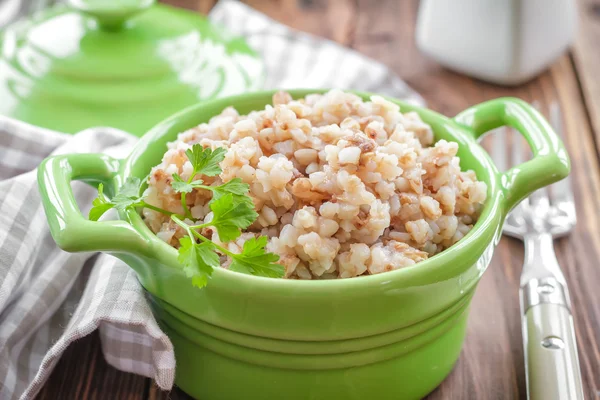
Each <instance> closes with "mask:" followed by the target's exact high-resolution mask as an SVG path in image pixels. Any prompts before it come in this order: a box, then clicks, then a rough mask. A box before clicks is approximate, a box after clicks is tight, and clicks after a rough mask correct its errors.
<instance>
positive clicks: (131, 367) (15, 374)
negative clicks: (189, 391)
mask: <svg viewBox="0 0 600 400" xmlns="http://www.w3.org/2000/svg"><path fill="white" fill-rule="evenodd" d="M210 18H211V20H213V21H215V22H217V23H220V24H221V25H223V26H224V28H225V29H226V30H228V31H230V32H232V33H233V34H237V35H241V36H244V37H246V38H247V40H248V41H249V42H250V44H251V45H252V46H253V47H254V48H255V49H257V50H258V51H260V52H261V54H262V55H263V58H264V59H265V60H266V62H267V70H268V79H267V86H268V87H280V88H291V87H312V88H318V87H338V88H342V89H344V88H353V89H358V90H366V91H373V92H378V93H382V94H388V95H391V96H394V97H397V98H403V99H406V100H408V101H412V102H415V103H422V99H421V98H420V96H419V95H418V94H416V93H415V92H414V91H412V90H411V89H410V88H408V87H407V86H406V85H405V84H404V82H403V81H401V80H400V79H398V78H397V77H396V76H395V75H394V74H393V73H391V72H390V71H389V70H388V69H387V68H386V67H385V66H383V65H381V64H379V63H377V62H375V61H373V60H370V59H368V58H366V57H364V56H362V55H360V54H358V53H356V52H354V51H352V50H349V49H346V48H343V47H341V46H339V45H336V44H335V43H333V42H330V41H327V40H324V39H319V38H316V37H314V36H311V35H308V34H305V33H301V32H297V31H293V30H291V29H289V28H288V27H285V26H283V25H281V24H279V23H277V22H275V21H273V20H271V19H270V18H268V17H266V16H265V15H263V14H261V13H258V12H256V11H255V10H253V9H251V8H249V7H247V6H245V5H243V4H241V3H238V2H233V1H229V0H227V1H221V2H219V3H218V4H217V6H216V7H215V8H214V9H213V10H212V12H211V13H210ZM135 140H136V139H135V138H134V137H133V136H131V135H129V134H127V133H125V132H121V131H117V130H114V129H110V128H92V129H88V130H85V131H83V132H80V133H78V134H77V135H73V136H71V135H64V134H61V133H57V132H52V131H48V130H45V129H41V128H37V127H33V126H30V125H27V124H24V123H21V122H18V121H14V120H10V119H8V118H4V117H0V399H18V398H21V399H30V398H33V397H34V396H35V394H36V393H37V392H38V391H39V390H40V389H41V388H42V386H43V385H44V382H45V380H46V379H47V378H48V376H49V375H50V372H51V371H52V369H53V367H54V366H55V365H56V363H57V361H58V360H59V358H60V356H61V354H62V353H63V352H64V351H65V349H66V348H67V347H68V346H69V345H70V344H71V343H72V342H73V341H75V340H77V339H78V338H81V337H83V336H86V335H88V334H90V333H91V332H93V331H94V330H96V329H98V330H99V332H100V338H101V341H102V350H103V353H104V356H105V358H106V360H107V361H108V363H109V364H111V365H113V366H114V367H116V368H118V369H120V370H123V371H127V372H133V373H136V374H140V375H144V376H147V377H150V378H153V379H154V380H155V381H156V383H157V384H158V386H159V387H161V388H163V389H170V388H171V387H172V385H173V380H174V376H175V358H174V354H173V348H172V345H171V342H170V341H169V339H168V338H167V337H166V336H165V334H164V333H163V332H161V330H160V329H159V327H158V325H157V323H156V320H155V319H154V317H153V316H152V313H151V311H150V308H149V305H148V304H147V302H146V300H145V298H144V293H143V289H142V287H141V286H140V284H139V282H138V281H137V279H136V278H135V275H134V273H133V271H132V270H130V269H129V268H128V267H127V266H126V265H125V264H123V263H122V262H120V261H118V260H116V259H114V258H112V257H110V256H107V255H104V254H100V255H98V254H89V253H86V254H84V253H80V254H70V253H65V252H63V251H61V250H60V249H58V248H57V247H56V245H55V243H54V241H53V240H52V237H51V236H50V232H49V230H48V228H47V225H46V218H45V215H44V212H43V209H42V206H41V204H40V198H39V194H38V190H37V183H36V167H37V165H38V164H39V163H40V162H41V161H42V160H43V159H44V158H45V157H47V156H49V155H55V154H65V153H78V152H79V153H81V152H104V153H106V154H109V155H111V156H113V157H117V158H119V157H125V156H126V155H127V154H128V152H129V151H130V149H131V146H132V145H133V144H134V142H135ZM73 192H74V195H75V197H76V199H77V200H78V203H79V205H80V207H81V210H82V212H83V213H84V214H87V211H88V210H89V207H90V203H91V200H92V198H93V197H94V191H93V190H92V189H91V188H90V187H86V186H85V185H84V184H82V183H80V182H75V183H74V185H73Z"/></svg>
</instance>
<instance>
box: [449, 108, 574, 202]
mask: <svg viewBox="0 0 600 400" xmlns="http://www.w3.org/2000/svg"><path fill="white" fill-rule="evenodd" d="M454 120H455V121H457V122H458V123H459V124H461V125H464V126H466V127H467V128H469V131H470V133H471V135H472V137H473V138H474V139H475V140H477V139H479V137H480V136H481V135H483V134H485V133H486V132H489V131H490V130H492V129H495V128H498V127H501V126H510V127H512V128H515V129H516V130H517V131H519V133H521V135H523V137H525V139H526V140H527V143H529V147H531V151H532V152H533V158H532V159H531V160H529V161H526V162H524V163H523V164H519V165H516V166H514V167H512V168H511V169H509V170H508V171H506V172H504V173H502V177H501V184H502V188H503V192H504V194H505V200H504V212H505V213H508V212H509V211H510V210H511V209H512V208H513V207H514V206H515V205H517V204H518V203H519V202H520V201H521V200H523V199H524V198H525V197H527V196H529V195H530V194H531V193H533V192H534V191H536V190H537V189H539V188H541V187H544V186H547V185H549V184H551V183H554V182H557V181H559V180H561V179H563V178H565V177H566V176H567V175H568V174H569V171H570V162H569V155H568V153H567V150H566V149H565V147H564V145H563V143H562V142H561V140H560V138H559V137H558V136H557V135H556V133H555V132H554V130H553V129H552V127H551V126H550V125H549V124H548V122H546V120H545V119H544V117H543V116H542V115H541V114H540V113H539V112H537V110H536V109H535V108H533V107H532V106H530V105H529V104H528V103H526V102H524V101H523V100H519V99H516V98H499V99H496V100H491V101H487V102H485V103H481V104H478V105H476V106H473V107H471V108H469V109H467V110H465V111H463V112H461V113H460V114H458V115H457V116H456V117H454Z"/></svg>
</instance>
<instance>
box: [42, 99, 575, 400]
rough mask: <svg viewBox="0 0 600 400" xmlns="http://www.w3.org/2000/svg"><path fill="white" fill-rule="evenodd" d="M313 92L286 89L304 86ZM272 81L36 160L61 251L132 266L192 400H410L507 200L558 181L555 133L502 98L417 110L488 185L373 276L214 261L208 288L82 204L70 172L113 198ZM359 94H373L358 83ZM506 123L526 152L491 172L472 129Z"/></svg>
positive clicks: (478, 131)
mask: <svg viewBox="0 0 600 400" xmlns="http://www.w3.org/2000/svg"><path fill="white" fill-rule="evenodd" d="M310 92H316V90H296V91H292V92H291V93H292V95H293V96H294V97H301V96H304V95H306V94H307V93H310ZM272 94H273V92H260V93H252V94H245V95H241V96H236V97H230V98H225V99H220V100H215V101H211V102H207V103H203V104H199V105H197V106H194V107H192V108H188V109H186V110H184V111H182V112H180V113H179V114H177V115H175V116H173V117H172V118H169V119H168V120H166V121H164V122H162V123H161V124H159V125H158V126H156V127H155V128H154V129H152V130H151V131H150V132H148V134H146V135H145V136H144V137H143V138H142V139H141V141H140V142H139V143H138V145H137V146H136V147H135V149H134V150H133V152H132V154H131V155H130V156H129V157H128V158H127V159H125V160H115V159H112V158H110V157H108V156H106V155H101V154H72V155H61V156H56V157H52V158H49V159H47V160H45V161H44V162H43V163H42V164H41V165H40V168H39V184H40V192H41V195H42V198H43V202H44V207H45V209H46V214H47V216H48V221H49V223H50V227H51V230H52V234H53V236H54V238H55V240H56V242H57V243H58V245H59V246H60V247H62V248H63V249H65V250H67V251H104V252H108V253H110V254H113V255H115V256H116V257H118V258H120V259H122V260H123V261H125V262H126V263H127V264H128V265H129V266H131V268H133V269H134V270H135V271H136V272H137V274H138V276H139V279H140V282H141V283H142V285H143V286H144V287H145V288H146V290H147V292H148V296H149V299H150V301H151V304H152V306H153V309H154V311H155V313H156V316H157V318H158V320H159V322H160V324H161V326H162V327H163V329H164V330H165V331H166V332H167V334H168V335H169V337H170V338H171V340H172V341H173V344H174V346H175V354H176V360H177V373H176V383H177V384H178V385H179V386H180V387H181V388H182V389H183V390H184V391H186V392H187V393H189V394H191V395H192V396H194V397H197V398H200V399H206V400H211V399H224V400H225V399H227V400H229V399H239V398H244V399H276V398H286V399H303V400H304V399H328V400H332V399H365V398H377V399H417V398H420V397H422V396H424V395H425V394H427V393H428V392H430V391H431V390H433V389H434V388H435V387H436V386H437V385H438V384H439V383H440V382H441V381H442V380H443V379H444V378H445V377H446V376H447V374H448V373H449V372H450V370H451V369H452V367H453V365H454V363H455V362H456V360H457V358H458V356H459V353H460V350H461V347H462V342H463V339H464V335H465V329H466V321H467V314H468V311H467V310H468V307H469V303H470V300H471V297H472V295H473V293H474V290H475V286H476V285H477V282H478V281H479V279H480V277H481V275H482V274H483V272H484V271H485V269H486V268H487V266H488V264H489V261H490V259H491V257H492V252H493V249H494V246H495V245H496V243H497V242H498V240H499V238H500V235H501V229H502V223H503V221H504V218H505V216H506V214H507V213H508V211H509V210H510V209H511V208H512V207H513V206H514V205H515V204H517V203H518V202H519V201H520V200H521V199H523V198H524V197H525V196H527V195H529V194H530V193H531V192H533V191H534V190H536V189H538V188H540V187H542V186H545V185H548V184H550V183H553V182H555V181H558V180H560V179H562V178H564V177H565V176H566V175H567V174H568V172H569V159H568V156H567V152H566V151H565V149H564V147H563V145H562V143H561V142H560V140H559V139H558V137H557V136H556V135H555V134H554V132H553V131H552V129H551V128H550V126H549V125H548V124H547V123H546V121H545V120H544V119H543V118H542V117H541V116H540V114H539V113H537V112H536V111H535V110H534V109H533V108H532V107H530V106H529V105H528V104H526V103H525V102H523V101H521V100H518V99H510V98H503V99H497V100H493V101H490V102H486V103H483V104H480V105H477V106H475V107H472V108H470V109H468V110H466V111H464V112H463V113H461V114H460V115H458V116H457V117H455V118H453V119H450V118H446V117H444V116H442V115H439V114H437V113H434V112H433V111H429V110H425V109H421V108H417V107H415V106H411V105H408V104H405V103H403V102H401V101H395V100H393V101H395V102H396V103H397V104H399V105H400V106H401V108H402V110H403V111H408V110H415V111H417V112H418V113H419V114H420V115H421V117H422V118H423V120H424V121H426V122H427V123H429V124H430V125H431V126H432V127H433V130H434V132H435V135H436V138H437V139H447V140H453V141H456V142H458V144H459V152H458V155H459V156H460V158H461V163H462V167H463V168H469V169H473V170H475V172H476V173H477V176H478V178H479V179H481V180H483V181H485V182H486V183H487V185H488V200H487V203H486V205H485V208H484V210H483V213H482V215H481V217H480V219H479V221H478V222H477V224H476V225H475V227H474V228H473V229H472V230H471V232H470V233H469V234H468V235H467V236H465V237H464V238H463V239H462V240H461V241H460V242H458V243H457V244H455V245H454V246H453V247H452V248H450V249H448V250H446V251H444V252H443V253H441V254H438V255H436V256H434V257H432V258H430V259H428V260H426V261H423V262H421V263H419V264H418V265H415V266H412V267H407V268H404V269H400V270H396V271H393V272H387V273H383V274H380V275H373V276H366V277H361V278H355V279H345V280H328V281H298V280H275V279H268V278H262V277H254V276H249V275H243V274H239V273H235V272H231V271H228V270H225V269H219V270H216V271H215V272H214V274H213V279H212V280H211V281H210V282H209V284H208V286H207V287H205V288H204V289H197V288H195V287H192V285H191V284H190V280H189V279H188V278H186V277H185V276H184V275H183V273H182V269H181V266H180V265H179V264H178V263H177V252H176V250H175V249H173V248H172V247H170V246H168V245H167V244H165V243H164V242H162V241H161V240H159V239H158V238H157V237H156V236H155V235H154V234H153V233H152V232H151V231H150V230H149V229H148V228H147V227H146V226H145V225H144V223H143V221H142V219H141V217H140V215H139V214H137V213H136V212H134V211H130V212H127V213H123V214H122V215H120V218H121V220H120V221H103V222H92V221H89V220H87V219H86V218H85V217H83V216H82V215H81V212H80V211H79V210H78V207H77V204H76V202H75V200H74V198H73V194H72V192H71V188H70V182H71V181H72V180H83V181H86V182H88V183H90V184H92V185H97V184H98V183H103V184H104V187H105V188H106V189H107V190H105V191H106V192H108V194H109V196H110V195H112V194H113V193H114V188H116V187H119V186H120V185H121V184H122V182H123V181H124V179H125V178H126V177H128V176H136V177H139V178H144V177H145V176H146V175H147V173H148V172H149V170H150V168H151V167H152V166H154V165H156V164H158V163H159V162H160V159H161V157H162V155H163V153H164V152H165V151H166V144H167V142H169V141H172V140H174V139H175V137H176V135H177V133H179V132H181V131H183V130H185V129H188V128H190V127H193V126H195V125H197V124H199V123H201V122H206V121H208V119H209V118H210V117H212V116H214V115H216V114H218V113H219V112H220V111H221V110H222V109H223V108H225V107H226V106H230V105H232V106H235V107H236V108H237V109H238V111H240V112H242V113H246V112H248V111H251V110H255V109H261V108H263V107H264V105H265V104H268V103H270V101H271V95H272ZM360 95H361V96H363V97H365V98H368V94H360ZM502 125H509V126H512V127H514V128H516V129H517V130H518V131H519V132H520V133H521V134H522V135H523V136H524V137H525V138H526V139H527V141H528V142H529V144H530V146H531V148H532V150H533V154H534V157H533V159H532V160H530V161H527V162H525V163H523V164H521V165H518V166H516V167H514V168H512V169H510V170H509V171H507V172H504V173H500V172H499V171H498V170H497V168H496V167H495V166H494V164H493V163H492V161H491V159H490V157H489V156H488V155H487V153H486V152H485V151H484V150H483V149H482V148H481V147H480V146H479V145H478V144H477V139H478V138H479V137H480V136H481V135H483V134H484V133H485V132H487V131H489V130H490V129H493V128H496V127H499V126H502Z"/></svg>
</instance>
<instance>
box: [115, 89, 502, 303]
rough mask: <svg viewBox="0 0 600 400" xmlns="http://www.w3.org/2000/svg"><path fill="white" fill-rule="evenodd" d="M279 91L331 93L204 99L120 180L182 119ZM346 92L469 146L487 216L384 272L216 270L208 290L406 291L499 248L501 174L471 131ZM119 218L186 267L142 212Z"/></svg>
mask: <svg viewBox="0 0 600 400" xmlns="http://www.w3.org/2000/svg"><path fill="white" fill-rule="evenodd" d="M279 90H284V91H286V92H288V93H290V94H291V95H292V97H293V98H300V97H304V96H306V95H308V94H312V93H325V92H327V91H329V90H331V89H322V88H321V89H270V90H261V91H255V92H248V93H244V94H241V95H233V96H227V97H223V98H219V99H214V100H210V101H205V102H201V103H198V104H195V105H193V106H190V107H187V108H185V109H183V110H181V111H179V112H178V113H176V114H174V115H172V116H171V117H169V118H167V119H165V120H163V121H162V122H160V123H158V124H157V125H156V126H155V127H154V128H152V129H151V130H150V131H148V132H147V133H146V134H145V135H144V136H142V138H141V139H140V141H138V143H137V144H136V145H135V146H134V149H133V150H132V152H131V153H130V154H129V156H128V157H127V158H125V159H124V160H123V162H122V164H121V168H120V170H119V176H120V179H122V180H124V179H125V178H126V177H128V176H130V175H131V169H132V166H133V165H134V163H135V162H136V161H137V160H138V159H139V158H140V157H143V156H144V153H145V150H147V148H148V147H149V146H150V145H151V144H153V143H155V142H156V141H158V140H164V139H165V137H171V139H169V140H167V141H166V142H169V141H173V140H175V139H176V136H177V134H178V133H180V132H182V130H178V131H177V132H174V131H173V128H174V127H175V126H176V123H177V122H178V121H180V120H182V119H183V118H186V117H190V115H192V114H194V113H197V114H199V115H202V113H201V112H199V111H201V110H202V109H206V108H210V109H220V110H223V109H225V108H226V107H229V106H231V107H234V108H236V107H237V106H238V105H239V104H244V103H246V104H248V103H256V102H258V101H260V102H262V98H264V97H265V96H268V97H269V98H270V97H271V96H272V95H273V94H274V93H276V92H278V91H279ZM344 92H350V93H354V94H356V95H358V96H360V97H361V98H363V99H369V98H370V96H374V95H376V96H381V97H383V98H385V99H386V100H389V101H392V102H393V103H395V104H397V105H399V106H400V108H401V110H402V112H408V111H416V112H417V113H418V114H419V115H420V116H421V118H423V119H424V121H425V122H427V123H428V124H430V125H431V123H430V121H436V122H437V123H436V124H435V125H439V127H438V129H439V128H440V127H442V126H443V128H444V129H445V130H446V132H447V133H448V134H449V135H451V136H452V137H453V140H454V141H456V142H457V143H458V144H459V147H463V146H464V147H466V148H467V150H468V152H469V153H471V154H472V155H473V158H474V159H475V160H476V161H477V162H478V163H479V164H481V166H482V167H484V168H483V170H484V171H485V172H486V173H485V176H480V175H479V174H478V175H477V178H478V179H479V180H482V181H484V182H485V183H486V184H487V191H488V193H487V199H486V202H485V204H484V207H483V209H482V212H481V214H480V216H479V219H478V220H477V222H476V223H475V225H474V226H473V228H472V229H471V230H470V231H469V232H468V233H467V235H465V236H464V237H463V238H462V239H460V240H459V241H458V242H457V243H455V244H454V245H452V246H451V247H449V248H448V249H446V250H444V251H442V252H440V253H438V254H436V255H434V256H432V257H430V258H428V259H426V260H424V261H421V262H418V263H416V264H414V265H411V266H408V267H403V268H400V269H397V270H393V271H388V272H385V273H380V274H375V275H364V276H358V277H355V278H349V279H324V280H301V279H281V278H267V277H262V276H254V275H248V274H242V273H239V272H235V271H230V270H228V269H225V268H215V269H214V272H213V275H212V279H210V280H209V282H208V286H207V287H210V286H212V285H215V284H217V283H218V282H221V283H222V285H221V286H228V287H229V288H230V289H231V290H233V288H234V287H235V286H234V285H238V284H240V285H244V286H248V285H254V286H256V288H257V289H260V290H265V289H266V290H277V289H279V288H285V289H286V290H294V291H299V292H304V291H306V290H309V291H311V292H314V291H320V292H321V293H332V290H335V289H340V288H344V289H347V288H348V287H353V288H357V289H358V288H369V287H371V288H373V287H379V286H381V285H389V284H390V283H392V282H394V284H395V287H396V286H397V285H398V284H399V285H401V286H404V287H408V286H421V285H426V284H430V283H432V282H437V281H440V280H446V279H450V278H452V277H456V276H458V275H460V274H462V273H464V272H466V271H467V270H469V269H470V268H472V267H474V265H475V264H476V261H477V260H478V259H479V258H480V256H481V255H482V254H483V253H484V251H485V249H486V248H487V247H488V246H489V245H490V243H491V242H492V241H493V242H494V245H495V244H496V243H497V240H498V239H499V237H500V235H501V229H500V226H501V224H500V221H501V220H502V218H503V217H504V214H505V212H506V210H505V209H504V205H503V202H502V200H503V198H504V193H503V191H502V189H501V187H502V186H501V182H500V172H499V171H498V169H497V168H496V166H495V164H494V163H493V161H492V160H491V157H490V155H489V154H488V153H487V152H486V151H485V150H484V149H483V147H481V146H480V145H479V144H478V142H477V141H476V140H475V138H474V136H473V135H471V134H469V133H467V132H468V131H470V129H469V128H468V127H466V126H464V125H461V124H459V123H458V122H457V121H455V120H454V119H452V118H449V117H446V116H444V115H442V114H439V113H437V112H435V111H432V110H430V109H427V108H425V107H421V106H418V105H415V104H411V103H409V102H406V101H403V100H399V99H395V98H393V97H389V96H385V95H380V94H377V93H370V92H363V91H356V90H346V89H344ZM215 115H216V114H214V113H213V114H211V116H210V117H208V118H211V117H213V116H215ZM206 121H207V118H206V117H205V116H204V117H201V118H200V117H198V118H197V119H196V123H195V125H192V126H189V127H188V128H186V129H190V128H192V127H194V126H197V125H198V124H200V123H202V122H206ZM433 131H434V137H436V136H437V135H436V129H433ZM166 142H165V143H166ZM165 151H166V149H165ZM163 154H164V153H163ZM147 172H148V171H147ZM120 217H121V219H124V220H126V221H128V222H129V223H130V224H131V225H132V226H133V227H134V228H135V230H136V231H137V232H138V233H139V234H141V235H142V236H143V237H144V239H146V240H147V241H149V245H150V248H151V250H150V251H151V252H152V254H153V256H154V258H157V259H158V260H159V261H161V263H162V264H165V265H167V266H170V267H173V268H177V267H179V268H181V267H180V264H179V263H178V262H177V250H176V249H175V248H174V247H172V246H170V245H168V244H167V243H165V242H163V241H162V240H160V239H159V238H158V237H157V236H156V234H154V233H153V232H152V231H151V230H150V228H149V227H148V226H147V225H146V224H145V223H144V221H143V219H142V217H141V215H140V213H139V212H138V211H136V210H131V209H130V210H127V211H126V212H125V213H124V214H121V215H120ZM472 249H477V251H469V250H472ZM451 261H456V262H455V263H454V264H460V267H457V266H456V265H455V266H454V267H449V266H448V264H451ZM484 270H485V269H484ZM484 270H481V271H480V272H479V275H478V276H481V274H483V272H484ZM190 284H191V283H190Z"/></svg>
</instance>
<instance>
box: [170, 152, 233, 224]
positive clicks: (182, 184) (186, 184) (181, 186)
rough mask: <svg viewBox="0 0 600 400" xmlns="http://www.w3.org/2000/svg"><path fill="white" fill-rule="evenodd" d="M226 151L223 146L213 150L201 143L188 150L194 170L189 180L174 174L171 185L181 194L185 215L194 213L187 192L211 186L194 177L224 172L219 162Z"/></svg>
mask: <svg viewBox="0 0 600 400" xmlns="http://www.w3.org/2000/svg"><path fill="white" fill-rule="evenodd" d="M226 152H227V151H226V150H225V149H224V148H222V147H218V148H216V149H215V150H211V149H209V148H206V149H204V148H202V146H201V145H199V144H195V145H193V146H192V148H191V149H187V150H186V152H185V155H186V156H187V158H188V160H190V163H191V164H192V168H193V171H192V173H191V174H190V177H189V178H188V180H187V181H184V180H183V179H181V177H180V176H179V175H178V174H173V182H172V183H171V187H172V188H173V190H175V191H176V192H177V193H180V194H181V206H182V207H183V210H184V213H185V216H186V217H187V218H190V219H191V218H192V213H191V212H190V209H189V207H188V206H187V202H186V194H188V193H191V192H192V191H193V190H194V189H195V188H202V189H205V188H208V187H210V186H204V185H202V183H203V181H202V179H199V180H194V178H195V177H196V175H198V174H200V175H204V176H215V175H219V174H220V173H221V172H222V170H221V167H220V166H219V163H220V162H221V161H223V160H224V159H225V153H226Z"/></svg>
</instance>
